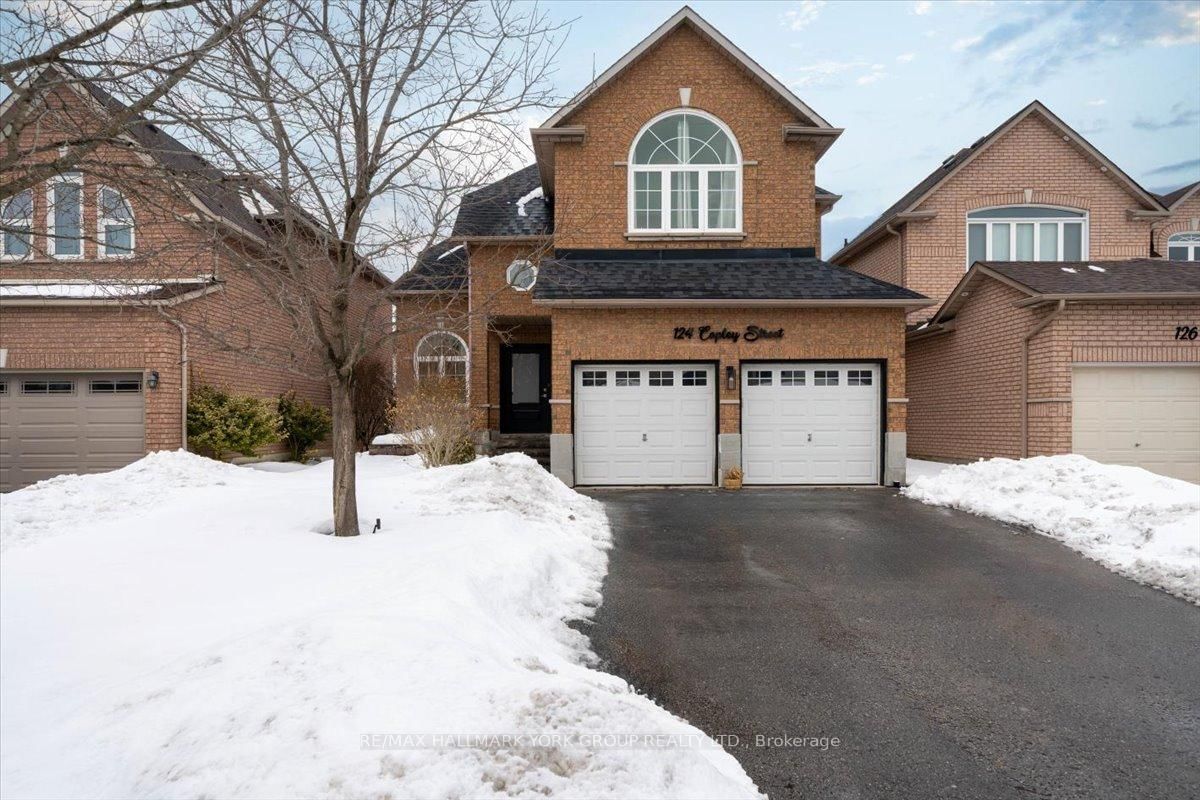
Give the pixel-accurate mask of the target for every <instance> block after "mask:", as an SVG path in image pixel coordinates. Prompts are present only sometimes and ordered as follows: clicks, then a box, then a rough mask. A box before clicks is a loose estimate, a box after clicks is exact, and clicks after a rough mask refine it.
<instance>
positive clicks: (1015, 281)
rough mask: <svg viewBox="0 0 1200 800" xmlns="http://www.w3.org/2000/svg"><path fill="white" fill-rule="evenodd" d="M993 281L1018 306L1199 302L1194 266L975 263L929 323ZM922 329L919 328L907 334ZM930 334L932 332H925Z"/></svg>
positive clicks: (1145, 261)
mask: <svg viewBox="0 0 1200 800" xmlns="http://www.w3.org/2000/svg"><path fill="white" fill-rule="evenodd" d="M985 279H992V280H997V281H1000V282H1001V283H1004V284H1006V285H1008V286H1011V287H1013V288H1014V289H1016V290H1017V291H1019V292H1022V293H1023V294H1025V295H1027V298H1028V299H1026V300H1022V301H1020V302H1019V303H1018V305H1036V304H1038V303H1045V302H1051V301H1055V300H1072V299H1073V300H1137V299H1156V300H1187V301H1195V300H1200V269H1196V265H1195V262H1189V261H1164V260H1162V259H1159V258H1132V259H1125V260H1123V261H977V262H975V263H974V264H972V265H971V268H970V269H969V270H967V273H966V274H965V275H964V276H963V277H962V279H961V280H959V282H958V285H957V286H955V287H954V290H953V291H952V292H951V293H950V295H949V297H947V298H946V302H944V303H942V306H941V308H939V309H938V310H937V313H936V314H934V315H933V317H932V318H931V319H930V321H929V322H930V326H931V327H932V326H936V325H937V324H938V323H940V322H944V321H945V320H948V319H950V318H952V317H954V316H955V315H956V314H957V313H958V311H959V309H960V308H962V306H963V305H964V304H965V303H966V302H967V301H968V300H969V298H970V296H971V291H970V287H971V286H972V285H974V284H975V283H977V282H979V281H980V280H985ZM922 330H924V329H923V328H918V329H917V330H916V331H912V332H911V333H913V334H916V333H919V332H921V331H922ZM930 332H932V331H930Z"/></svg>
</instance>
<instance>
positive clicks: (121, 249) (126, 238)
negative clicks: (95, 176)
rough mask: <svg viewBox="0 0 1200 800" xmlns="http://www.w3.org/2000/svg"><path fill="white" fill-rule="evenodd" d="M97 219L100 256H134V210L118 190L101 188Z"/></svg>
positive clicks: (106, 187)
mask: <svg viewBox="0 0 1200 800" xmlns="http://www.w3.org/2000/svg"><path fill="white" fill-rule="evenodd" d="M97 218H98V220H99V226H98V227H99V230H97V232H96V233H97V236H96V238H97V240H98V241H99V245H98V249H99V252H100V255H102V256H105V257H108V258H117V257H122V256H131V255H133V209H131V208H130V207H129V201H128V200H126V199H125V197H124V196H123V195H122V194H121V193H120V192H118V191H117V190H116V189H112V188H109V187H108V186H101V187H100V195H99V213H98V215H97Z"/></svg>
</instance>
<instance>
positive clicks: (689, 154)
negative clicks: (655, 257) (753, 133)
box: [629, 111, 742, 233]
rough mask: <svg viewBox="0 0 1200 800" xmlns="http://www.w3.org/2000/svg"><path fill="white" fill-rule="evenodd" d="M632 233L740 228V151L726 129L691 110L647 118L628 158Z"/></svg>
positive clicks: (704, 115) (692, 231)
mask: <svg viewBox="0 0 1200 800" xmlns="http://www.w3.org/2000/svg"><path fill="white" fill-rule="evenodd" d="M629 171H630V175H629V227H630V230H632V231H672V232H684V233H689V232H690V233H696V232H703V231H738V230H740V229H741V224H742V220H741V206H742V202H741V201H742V196H741V195H742V191H741V173H742V166H741V153H740V151H739V150H738V146H737V141H736V140H735V139H734V138H733V133H732V132H731V131H730V130H729V128H728V127H727V126H726V125H725V124H724V123H723V122H721V121H720V120H718V119H717V118H716V117H713V116H710V115H708V114H704V113H702V112H697V111H672V112H668V113H667V114H664V115H662V116H660V117H658V118H657V119H654V120H651V122H650V123H649V124H647V125H646V126H645V127H644V128H643V129H642V131H641V132H640V133H639V134H638V136H637V138H636V139H635V140H634V143H633V148H632V151H631V153H630V158H629Z"/></svg>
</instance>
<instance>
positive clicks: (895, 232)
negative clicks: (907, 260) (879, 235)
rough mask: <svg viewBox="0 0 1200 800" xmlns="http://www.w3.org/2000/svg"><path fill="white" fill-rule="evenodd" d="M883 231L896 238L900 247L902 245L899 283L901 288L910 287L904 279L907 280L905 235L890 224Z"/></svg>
mask: <svg viewBox="0 0 1200 800" xmlns="http://www.w3.org/2000/svg"><path fill="white" fill-rule="evenodd" d="M883 229H884V230H885V231H887V232H888V233H890V234H891V235H892V236H895V237H896V243H897V244H898V245H900V280H899V281H898V283H899V284H900V285H901V286H908V284H907V283H906V282H905V280H904V278H905V275H904V236H903V234H901V233H900V231H898V230H896V229H895V228H893V227H892V223H890V222H889V223H888V224H887V225H884V226H883Z"/></svg>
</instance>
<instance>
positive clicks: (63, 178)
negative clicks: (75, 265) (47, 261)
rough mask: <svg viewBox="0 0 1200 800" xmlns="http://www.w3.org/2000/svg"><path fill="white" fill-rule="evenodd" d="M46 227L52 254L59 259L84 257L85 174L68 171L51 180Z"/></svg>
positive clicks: (47, 191) (47, 192)
mask: <svg viewBox="0 0 1200 800" xmlns="http://www.w3.org/2000/svg"><path fill="white" fill-rule="evenodd" d="M46 198H47V204H48V208H47V210H46V228H47V233H48V234H49V237H50V255H52V256H54V257H55V258H81V257H82V256H83V176H82V175H81V174H79V173H78V172H67V173H63V174H62V175H59V176H57V177H56V178H54V179H53V180H52V181H50V184H49V186H48V187H47V190H46Z"/></svg>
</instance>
